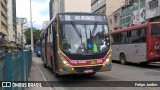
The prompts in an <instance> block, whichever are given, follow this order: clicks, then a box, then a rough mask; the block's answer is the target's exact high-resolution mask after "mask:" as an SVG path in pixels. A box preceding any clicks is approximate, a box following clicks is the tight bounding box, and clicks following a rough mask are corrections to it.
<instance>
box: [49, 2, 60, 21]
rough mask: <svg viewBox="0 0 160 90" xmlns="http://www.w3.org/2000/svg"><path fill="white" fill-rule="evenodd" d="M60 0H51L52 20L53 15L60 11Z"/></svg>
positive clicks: (50, 11)
mask: <svg viewBox="0 0 160 90" xmlns="http://www.w3.org/2000/svg"><path fill="white" fill-rule="evenodd" d="M58 2H59V0H50V2H49V13H50V20H51V19H52V17H53V16H54V15H55V14H56V13H58V12H59V3H58Z"/></svg>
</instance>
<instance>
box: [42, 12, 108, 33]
mask: <svg viewBox="0 0 160 90" xmlns="http://www.w3.org/2000/svg"><path fill="white" fill-rule="evenodd" d="M65 14H68V15H95V16H105V15H102V14H95V13H87V12H64V13H57V14H56V15H54V17H53V18H52V19H51V20H50V22H49V24H48V25H47V26H46V27H45V28H44V29H43V31H42V32H41V34H40V36H42V34H43V33H44V32H45V31H46V29H47V28H48V27H49V26H50V25H51V24H52V22H53V21H54V20H55V19H56V17H57V16H58V15H65Z"/></svg>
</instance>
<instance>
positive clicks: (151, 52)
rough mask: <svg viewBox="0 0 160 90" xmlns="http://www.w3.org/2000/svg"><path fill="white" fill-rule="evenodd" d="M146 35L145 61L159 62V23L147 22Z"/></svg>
mask: <svg viewBox="0 0 160 90" xmlns="http://www.w3.org/2000/svg"><path fill="white" fill-rule="evenodd" d="M147 34H148V35H147V60H148V62H156V61H160V22H149V23H148V33H147Z"/></svg>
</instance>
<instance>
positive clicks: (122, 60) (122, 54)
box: [120, 53, 126, 65]
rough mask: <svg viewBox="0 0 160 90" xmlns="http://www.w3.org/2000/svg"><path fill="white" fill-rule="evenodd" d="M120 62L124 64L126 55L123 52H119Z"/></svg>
mask: <svg viewBox="0 0 160 90" xmlns="http://www.w3.org/2000/svg"><path fill="white" fill-rule="evenodd" d="M120 62H121V64H123V65H125V64H126V56H125V54H124V53H121V54H120Z"/></svg>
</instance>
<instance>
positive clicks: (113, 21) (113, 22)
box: [108, 7, 122, 30]
mask: <svg viewBox="0 0 160 90" xmlns="http://www.w3.org/2000/svg"><path fill="white" fill-rule="evenodd" d="M121 9H122V7H120V8H119V9H118V10H117V11H115V12H113V13H112V14H111V15H109V16H108V20H109V21H108V24H109V29H110V30H117V29H119V28H120V15H121Z"/></svg>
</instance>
